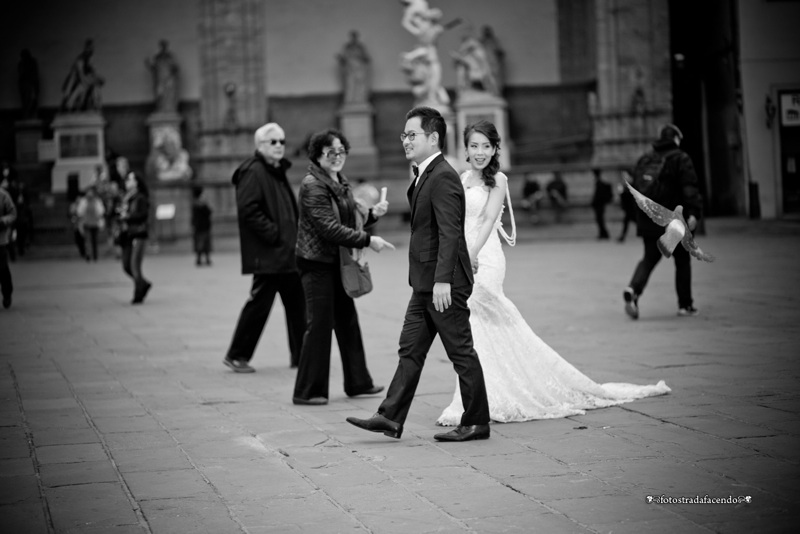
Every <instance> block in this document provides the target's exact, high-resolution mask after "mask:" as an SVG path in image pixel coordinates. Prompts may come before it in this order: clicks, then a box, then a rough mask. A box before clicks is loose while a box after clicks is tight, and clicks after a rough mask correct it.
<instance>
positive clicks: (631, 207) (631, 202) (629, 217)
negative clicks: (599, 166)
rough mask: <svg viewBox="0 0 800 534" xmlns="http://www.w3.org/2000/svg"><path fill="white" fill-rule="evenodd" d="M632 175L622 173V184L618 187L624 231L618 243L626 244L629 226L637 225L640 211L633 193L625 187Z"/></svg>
mask: <svg viewBox="0 0 800 534" xmlns="http://www.w3.org/2000/svg"><path fill="white" fill-rule="evenodd" d="M629 177H630V174H629V173H628V172H626V171H622V178H621V180H622V183H621V184H619V185H618V186H617V189H618V192H619V204H620V207H621V208H622V231H621V232H620V234H619V237H618V238H617V241H619V242H620V243H623V242H625V237H626V236H627V235H628V225H629V224H630V223H634V224H636V212H638V211H639V208H638V207H637V206H636V199H634V198H633V193H631V191H630V189H628V186H627V185H625V184H627V183H628V180H629Z"/></svg>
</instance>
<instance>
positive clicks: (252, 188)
mask: <svg viewBox="0 0 800 534" xmlns="http://www.w3.org/2000/svg"><path fill="white" fill-rule="evenodd" d="M254 141H255V148H256V151H255V154H254V155H253V156H252V157H251V158H248V159H247V160H245V161H244V163H242V164H241V165H240V166H239V168H238V169H236V171H235V172H234V173H233V179H232V182H233V185H234V186H236V208H237V216H238V219H239V242H240V243H241V257H242V274H251V275H253V283H252V286H251V288H250V297H249V298H248V299H247V302H245V304H244V307H243V308H242V311H241V313H240V315H239V321H238V322H237V323H236V329H235V330H234V333H233V339H232V340H231V345H230V348H228V353H227V355H226V356H225V358H224V360H223V363H224V364H225V365H227V366H228V367H230V368H231V369H233V371H234V372H237V373H252V372H254V371H255V369H253V367H251V366H250V364H249V362H250V360H251V359H252V358H253V353H254V352H255V350H256V345H257V344H258V339H259V338H260V337H261V332H262V331H263V330H264V326H265V325H266V324H267V319H268V318H269V312H270V311H271V310H272V304H273V302H274V301H275V295H276V294H278V293H280V296H281V302H283V308H284V310H285V312H286V330H287V333H288V336H289V352H290V353H291V357H290V364H291V366H292V367H297V364H298V362H299V361H300V347H301V346H302V344H303V331H304V328H305V317H306V312H305V304H304V296H303V286H302V284H301V283H300V274H299V273H298V270H297V261H296V256H295V246H296V244H297V202H296V200H295V197H294V193H293V192H292V188H291V187H290V185H289V181H288V179H287V178H286V171H287V170H288V169H289V167H291V162H290V161H289V160H287V159H286V158H284V157H283V156H284V153H285V151H286V134H285V133H284V131H283V128H281V127H280V126H279V125H278V124H276V123H274V122H270V123H268V124H265V125H264V126H262V127H261V128H259V129H258V130H256V132H255V135H254Z"/></svg>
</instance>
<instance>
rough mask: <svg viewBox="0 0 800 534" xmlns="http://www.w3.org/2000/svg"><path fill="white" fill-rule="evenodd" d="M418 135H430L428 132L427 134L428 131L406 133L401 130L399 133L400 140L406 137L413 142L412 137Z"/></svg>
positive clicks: (414, 137)
mask: <svg viewBox="0 0 800 534" xmlns="http://www.w3.org/2000/svg"><path fill="white" fill-rule="evenodd" d="M418 135H430V134H428V132H408V133H406V132H403V133H401V134H400V141H405V140H406V139H408V140H409V141H411V142H412V143H413V142H414V139H416V138H417V136H418Z"/></svg>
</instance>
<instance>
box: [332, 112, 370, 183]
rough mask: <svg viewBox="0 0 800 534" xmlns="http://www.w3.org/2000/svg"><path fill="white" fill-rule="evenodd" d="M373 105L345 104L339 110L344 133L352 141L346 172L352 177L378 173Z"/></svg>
mask: <svg viewBox="0 0 800 534" xmlns="http://www.w3.org/2000/svg"><path fill="white" fill-rule="evenodd" d="M372 115H373V109H372V106H371V105H369V104H367V103H365V104H345V105H344V106H343V107H342V109H341V110H339V124H340V126H339V127H340V128H341V130H342V133H343V134H344V136H345V137H346V138H347V140H348V141H349V142H350V153H349V154H348V155H347V170H346V172H345V174H346V175H347V176H348V177H350V178H352V179H354V180H355V179H358V178H375V176H376V175H377V174H378V149H377V147H376V146H375V143H374V141H373V140H374V135H373V131H372Z"/></svg>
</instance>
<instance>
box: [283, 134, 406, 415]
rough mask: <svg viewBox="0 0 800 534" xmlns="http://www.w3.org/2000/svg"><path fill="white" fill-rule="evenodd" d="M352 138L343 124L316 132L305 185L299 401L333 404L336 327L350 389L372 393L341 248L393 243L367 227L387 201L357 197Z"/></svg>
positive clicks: (374, 247)
mask: <svg viewBox="0 0 800 534" xmlns="http://www.w3.org/2000/svg"><path fill="white" fill-rule="evenodd" d="M349 150H350V144H349V143H348V142H347V139H346V138H345V136H344V135H343V134H342V133H341V132H339V131H338V130H325V131H322V132H318V133H315V134H314V135H312V136H311V138H310V140H309V143H308V158H309V159H310V160H311V164H310V165H309V166H308V175H306V177H305V178H304V179H303V182H302V184H301V185H300V192H299V194H298V196H299V204H300V221H299V223H298V231H297V266H298V268H299V269H300V278H301V280H302V282H303V290H304V292H305V300H306V332H305V335H304V336H303V348H302V350H301V352H300V365H299V367H298V369H297V378H296V381H295V386H294V396H293V398H292V401H293V402H294V404H302V405H322V404H327V403H328V397H329V395H328V379H329V375H330V356H331V332H332V331H333V332H335V333H336V341H337V343H338V345H339V352H340V354H341V357H342V370H343V373H344V392H345V393H346V394H347V396H348V397H355V396H358V395H374V394H376V393H380V392H381V391H383V387H382V386H375V385H374V384H373V382H372V377H371V376H370V374H369V371H368V370H367V362H366V355H365V353H364V342H363V340H362V337H361V327H360V326H359V324H358V314H357V313H356V307H355V303H354V302H353V299H352V298H351V297H349V296H348V295H347V293H345V290H344V287H343V286H342V280H341V275H340V272H339V247H347V248H354V249H364V248H367V247H369V248H371V249H372V250H374V251H376V252H380V251H381V250H383V249H385V248H388V249H390V250H394V246H393V245H392V244H391V243H389V242H388V241H386V240H385V239H383V238H381V237H378V236H374V235H370V234H369V232H368V231H366V230H364V229H363V228H364V227H367V228H368V227H369V226H370V225H372V224H374V223H375V222H376V221H377V220H378V218H379V217H381V216H383V215H384V214H385V213H386V211H387V209H388V207H389V203H388V202H386V201H385V200H384V201H382V202H379V203H377V204H375V205H374V206H373V207H372V208H369V209H366V208H363V207H360V206H358V205H357V204H356V201H355V200H354V198H353V193H352V191H351V188H350V183H349V182H348V181H347V178H345V176H344V174H342V168H343V167H344V164H345V161H346V160H347V152H348V151H349Z"/></svg>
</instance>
